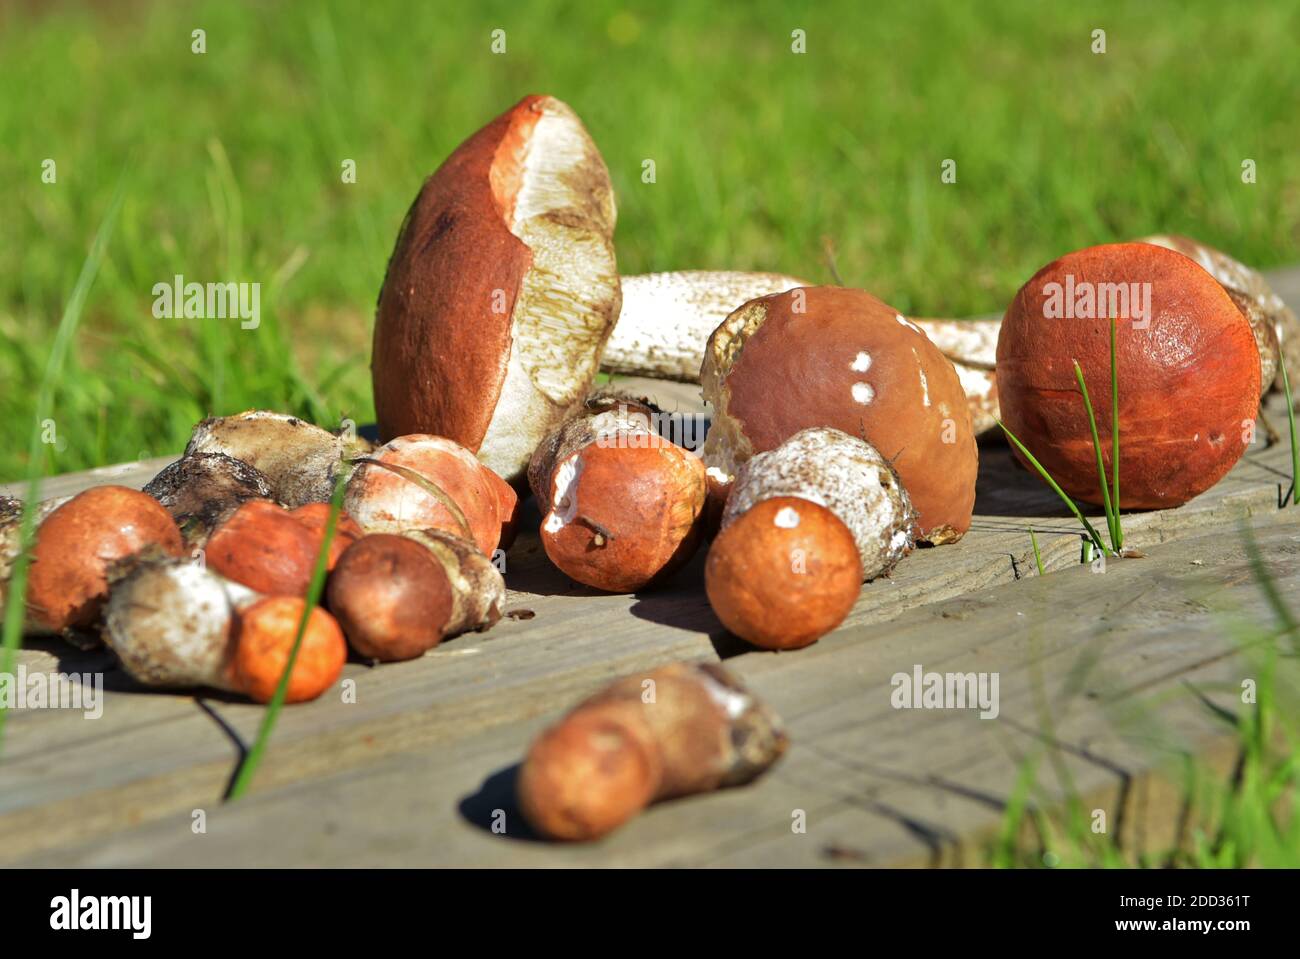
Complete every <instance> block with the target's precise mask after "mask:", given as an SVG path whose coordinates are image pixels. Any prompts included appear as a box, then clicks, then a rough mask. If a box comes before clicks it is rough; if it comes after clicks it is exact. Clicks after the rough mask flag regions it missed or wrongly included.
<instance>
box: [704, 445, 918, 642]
mask: <svg viewBox="0 0 1300 959" xmlns="http://www.w3.org/2000/svg"><path fill="white" fill-rule="evenodd" d="M915 523H916V514H915V512H914V511H913V509H912V504H911V501H910V499H909V498H908V495H907V491H906V490H905V489H904V488H903V484H902V483H901V482H900V481H899V478H898V474H897V473H896V472H895V471H894V469H893V467H892V466H891V465H890V464H889V463H888V462H887V461H886V460H885V458H884V457H883V456H881V455H880V453H879V452H877V451H876V450H875V449H874V448H873V447H872V446H871V445H870V444H868V443H865V442H863V441H862V440H859V439H856V438H854V437H852V436H849V435H848V434H846V433H842V432H840V431H839V430H835V429H825V428H819V429H807V430H801V431H800V432H798V433H796V434H795V435H794V436H792V437H791V438H790V439H788V440H787V441H786V442H784V443H782V444H781V445H780V446H778V447H777V448H776V449H774V450H771V451H770V452H766V453H759V454H757V455H756V456H754V458H753V459H751V460H749V461H748V462H747V463H745V464H744V466H742V467H741V470H740V475H739V476H738V477H737V479H736V482H735V484H734V485H733V487H732V489H731V494H730V496H729V497H728V498H727V505H726V509H725V511H724V512H723V516H722V532H721V533H720V534H719V535H718V538H717V539H715V540H714V541H713V546H712V547H711V548H710V550H709V560H708V563H707V565H706V566H705V573H704V582H705V589H706V591H707V593H708V596H709V602H710V604H711V605H712V606H713V611H714V612H715V613H716V614H717V616H718V619H720V620H721V621H722V624H723V625H724V626H726V627H727V629H729V630H730V631H731V632H733V633H735V634H736V635H737V636H740V637H741V638H742V639H745V640H748V641H749V642H751V643H754V644H755V645H757V646H761V647H763V648H765V649H796V648H798V647H801V646H807V645H808V644H809V643H812V642H815V641H816V640H817V639H818V638H819V637H821V636H823V635H825V634H826V633H828V632H830V631H831V630H832V629H834V628H835V627H836V626H838V625H839V624H840V623H841V622H842V621H843V620H844V617H845V616H847V615H848V613H849V610H850V609H852V608H853V603H854V601H855V600H856V599H857V597H858V592H859V589H860V587H861V585H862V582H863V581H864V580H871V579H875V578H876V577H878V576H882V575H885V574H887V573H888V572H889V571H890V570H892V569H893V568H894V566H895V564H897V563H898V561H899V560H900V559H902V557H903V556H904V555H906V554H907V553H908V552H909V551H910V550H911V549H912V545H913V542H914V539H913V537H914V532H915Z"/></svg>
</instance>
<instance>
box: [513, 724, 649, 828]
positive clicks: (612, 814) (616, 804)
mask: <svg viewBox="0 0 1300 959" xmlns="http://www.w3.org/2000/svg"><path fill="white" fill-rule="evenodd" d="M661 776H662V762H661V760H660V756H659V750H658V746H657V745H656V743H655V740H654V735H653V733H652V731H651V728H650V726H649V723H648V722H647V717H646V715H645V712H644V709H643V707H642V706H641V704H640V703H639V702H638V701H636V700H615V701H611V702H605V703H599V704H593V705H589V706H584V707H582V708H580V709H579V710H578V711H576V712H574V713H573V714H571V715H570V716H569V717H567V718H566V719H565V720H564V721H563V722H560V723H558V724H557V725H555V726H552V727H551V728H550V729H547V730H546V731H545V732H543V733H542V734H541V736H539V737H538V738H537V740H536V741H535V742H534V743H533V745H532V747H531V748H530V749H529V750H528V756H527V758H525V759H524V762H523V765H522V766H521V767H520V769H519V777H518V780H517V781H516V794H517V796H518V799H519V807H520V811H521V812H522V813H523V815H524V818H525V819H526V820H528V823H529V825H531V826H532V827H533V828H534V829H535V830H537V832H539V833H541V834H542V835H543V836H546V837H547V838H550V839H563V840H568V841H581V840H586V839H594V838H596V837H597V836H603V835H604V834H605V833H607V832H609V831H610V830H612V829H615V828H616V827H618V826H620V825H622V824H623V823H624V822H626V821H627V820H629V819H631V818H632V817H633V816H635V815H636V814H637V813H638V812H639V811H640V810H642V809H644V808H645V807H646V806H647V805H648V804H649V803H650V801H651V800H652V799H654V797H655V794H656V792H657V791H658V789H659V781H660V778H661Z"/></svg>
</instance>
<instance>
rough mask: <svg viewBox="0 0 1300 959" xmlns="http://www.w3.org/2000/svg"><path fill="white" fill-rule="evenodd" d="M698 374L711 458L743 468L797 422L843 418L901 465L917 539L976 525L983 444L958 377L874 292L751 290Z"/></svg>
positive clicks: (953, 535)
mask: <svg viewBox="0 0 1300 959" xmlns="http://www.w3.org/2000/svg"><path fill="white" fill-rule="evenodd" d="M700 380H701V384H702V386H703V387H704V398H705V400H707V401H708V402H709V403H711V404H712V405H713V408H714V418H713V423H712V426H711V427H710V429H709V434H708V437H707V439H706V440H705V444H704V459H705V462H706V463H707V464H708V465H709V467H710V468H712V469H714V470H718V471H721V472H722V473H724V474H729V475H734V474H735V473H736V471H737V469H738V467H739V466H740V464H742V463H744V462H745V461H746V460H748V459H749V458H750V457H751V456H753V455H754V454H755V453H760V452H763V451H765V450H771V449H775V448H776V447H777V446H779V445H780V444H781V443H783V442H784V441H785V440H787V439H789V438H790V437H791V436H793V435H794V434H795V433H797V432H799V431H800V430H803V429H806V428H808V427H814V426H829V427H834V428H835V429H838V430H841V431H842V432H845V433H847V434H849V435H850V436H856V437H858V438H859V439H863V440H866V441H867V442H868V443H870V444H871V445H872V446H874V447H875V448H876V449H877V450H879V451H880V453H881V454H882V455H883V456H885V457H886V459H888V460H889V462H891V463H892V465H893V466H894V468H895V469H896V470H897V471H898V475H899V477H900V478H901V479H902V481H903V486H904V487H906V489H907V492H908V494H909V495H910V496H911V499H912V503H913V505H914V506H915V507H916V511H917V514H918V524H917V525H918V532H917V538H918V539H919V540H922V541H924V542H929V543H931V544H938V543H948V542H955V541H956V540H958V539H960V538H961V537H962V535H963V534H964V533H965V532H966V530H967V529H969V528H970V521H971V513H972V511H973V509H974V505H975V475H976V472H977V470H978V465H979V462H978V461H979V454H978V450H977V448H976V445H975V437H974V435H973V433H972V431H971V418H970V412H969V410H968V409H967V405H966V397H965V395H964V393H963V392H962V386H961V382H960V380H959V379H958V378H957V373H956V371H955V370H954V369H953V365H952V363H951V362H949V361H948V359H947V358H946V357H945V356H944V355H943V354H942V353H941V352H940V351H939V350H938V348H936V347H935V345H934V344H933V343H931V342H930V340H929V339H928V338H927V337H926V335H925V334H924V333H923V332H922V331H921V329H920V328H919V327H917V326H916V325H915V324H914V323H912V322H911V321H910V320H908V319H907V318H905V317H904V316H903V315H902V314H900V313H899V312H898V311H897V310H895V309H894V308H893V307H891V306H889V305H887V304H885V303H883V302H881V301H880V300H878V299H876V298H875V297H874V296H872V295H871V294H870V293H866V292H863V291H862V290H852V289H846V288H843V287H825V286H822V287H808V288H799V289H795V290H790V291H788V292H785V293H778V294H774V295H771V296H764V297H760V298H758V299H756V300H751V301H750V302H749V303H746V304H744V305H743V306H741V307H740V308H739V309H737V310H736V311H735V312H734V313H732V314H731V315H730V316H729V317H727V319H726V321H725V322H724V323H723V324H722V325H721V326H719V327H718V328H717V330H715V331H714V333H713V335H712V336H711V337H710V338H709V342H708V346H707V349H706V351H705V356H704V365H703V368H702V369H701V372H700Z"/></svg>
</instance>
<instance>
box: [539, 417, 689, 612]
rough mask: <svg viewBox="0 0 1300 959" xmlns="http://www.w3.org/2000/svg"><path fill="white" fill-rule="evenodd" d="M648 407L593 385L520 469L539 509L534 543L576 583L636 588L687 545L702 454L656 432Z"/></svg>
mask: <svg viewBox="0 0 1300 959" xmlns="http://www.w3.org/2000/svg"><path fill="white" fill-rule="evenodd" d="M657 414H658V411H657V410H656V409H655V408H653V407H652V406H650V405H649V404H647V403H645V402H644V401H641V400H636V399H633V398H630V397H626V396H622V395H619V394H599V395H596V396H593V397H592V398H590V399H589V400H588V402H587V405H586V409H585V410H584V411H583V412H582V413H581V414H578V415H576V416H574V417H573V418H572V419H570V420H568V421H567V422H565V423H564V424H563V425H562V426H561V427H560V428H559V429H558V430H556V431H555V432H554V433H552V434H551V435H550V436H548V437H547V438H546V439H544V440H543V441H542V443H541V444H540V445H539V446H538V447H537V451H536V452H535V453H534V454H533V460H532V463H531V464H530V466H529V469H528V479H529V483H530V485H531V486H532V488H533V493H534V495H536V497H537V502H538V503H539V504H540V505H541V508H542V511H543V517H542V525H541V534H540V535H541V539H542V546H543V548H544V549H545V550H546V555H547V556H548V557H549V558H550V560H551V562H553V563H554V564H555V565H556V566H557V567H558V568H559V569H560V570H561V571H562V572H564V573H565V574H566V575H568V576H569V577H571V578H572V579H575V580H577V581H578V582H580V583H583V584H585V585H587V586H593V587H595V588H596V589H603V590H606V591H609V592H615V593H628V592H635V591H636V590H639V589H642V588H644V587H646V586H650V585H653V584H656V583H659V582H662V581H663V580H664V579H666V578H667V577H668V576H670V575H671V574H672V573H674V572H675V571H676V570H678V569H680V568H681V566H682V565H684V564H685V563H686V562H687V561H688V560H689V559H690V558H691V556H692V555H693V554H694V553H695V549H696V546H697V545H698V544H699V542H700V539H701V537H702V533H703V517H704V507H705V500H706V498H707V494H708V483H707V478H706V476H705V470H704V464H703V463H702V462H701V461H700V458H699V456H698V455H697V454H695V453H692V452H690V451H688V450H686V449H685V448H683V447H681V446H678V445H677V444H676V443H673V442H672V441H671V440H668V439H666V438H664V437H663V436H661V435H660V434H659V433H658V431H657V430H656V429H655V428H654V423H655V417H656V415H657Z"/></svg>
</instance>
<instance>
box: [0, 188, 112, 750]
mask: <svg viewBox="0 0 1300 959" xmlns="http://www.w3.org/2000/svg"><path fill="white" fill-rule="evenodd" d="M125 195H126V178H125V175H123V177H122V178H121V179H119V180H118V184H117V189H116V191H115V192H114V193H113V200H112V202H111V203H110V204H109V207H108V212H107V213H106V214H104V219H103V220H102V221H101V222H100V224H99V229H98V230H97V231H96V233H95V239H94V242H92V243H91V245H90V252H89V253H87V254H86V259H85V260H84V261H83V262H82V264H81V272H80V274H78V276H77V282H76V285H75V286H73V288H72V295H71V296H70V297H68V303H67V305H66V306H65V307H64V308H63V316H62V317H60V318H59V326H58V329H57V330H56V331H55V334H54V342H53V344H52V345H51V347H50V355H49V356H48V357H47V358H46V361H45V373H44V375H43V376H42V378H41V388H40V391H39V392H38V393H37V395H36V410H35V416H34V419H33V423H32V438H31V443H30V445H29V447H28V453H27V493H26V496H25V499H24V502H23V518H22V525H21V527H20V528H19V534H18V537H19V540H18V542H19V550H18V556H17V557H16V558H15V560H14V564H13V570H12V571H11V572H10V574H9V585H8V589H7V597H6V599H5V615H4V642H3V647H2V652H0V676H10V675H12V674H13V671H14V659H15V657H16V656H17V655H18V648H19V645H20V644H21V642H22V638H23V613H24V611H25V610H26V607H27V602H26V600H27V568H28V565H29V563H30V560H31V557H30V556H29V555H28V552H29V548H30V546H31V542H32V536H33V535H34V534H35V531H36V530H35V527H36V512H35V506H36V501H37V498H38V497H39V496H40V479H41V474H42V473H43V472H44V469H43V467H44V463H45V455H44V450H43V449H42V446H43V440H42V437H43V433H44V429H45V427H44V426H43V425H42V424H43V423H44V422H45V421H46V420H47V419H48V418H49V416H50V413H51V412H52V408H53V405H54V391H55V389H56V387H57V385H58V381H59V379H60V377H61V376H62V374H63V363H64V360H65V359H66V358H67V355H68V348H69V347H70V346H71V344H72V338H73V336H74V335H75V334H76V332H77V327H78V326H79V325H80V324H81V314H82V312H83V311H84V310H85V307H86V299H87V297H89V295H90V288H91V286H92V285H93V284H94V282H95V277H96V275H98V273H99V267H100V264H101V263H103V261H104V255H105V253H106V251H107V249H108V238H109V237H110V236H111V235H112V232H113V226H114V224H115V223H116V222H117V215H118V213H119V211H120V210H121V209H122V200H123V197H124V196H125ZM7 713H8V710H7V709H5V708H4V707H3V706H0V754H3V752H4V730H5V718H6V715H7Z"/></svg>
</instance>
